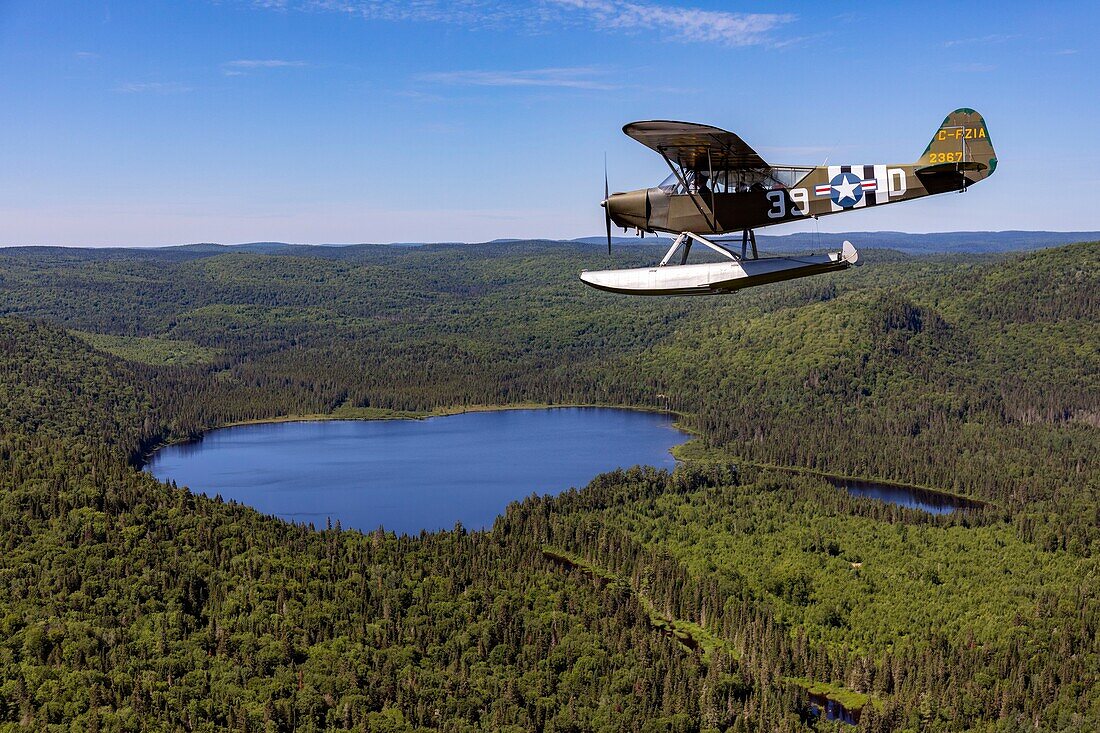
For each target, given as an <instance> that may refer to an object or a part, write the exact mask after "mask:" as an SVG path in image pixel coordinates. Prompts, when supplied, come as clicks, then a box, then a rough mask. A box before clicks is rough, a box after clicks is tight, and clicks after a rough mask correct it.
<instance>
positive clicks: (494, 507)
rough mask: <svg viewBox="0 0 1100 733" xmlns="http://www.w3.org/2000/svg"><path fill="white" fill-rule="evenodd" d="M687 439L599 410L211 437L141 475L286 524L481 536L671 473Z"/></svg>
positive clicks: (167, 451) (638, 416) (623, 413)
mask: <svg viewBox="0 0 1100 733" xmlns="http://www.w3.org/2000/svg"><path fill="white" fill-rule="evenodd" d="M688 437H689V436H687V435H686V434H685V433H682V432H680V431H679V430H676V429H675V428H674V427H673V426H672V419H671V418H670V417H668V416H667V415H659V414H655V413H648V412H637V411H632V410H614V409H605V408H557V409H547V410H501V411H498V412H474V413H466V414H463V415H453V416H449V417H436V418H431V419H428V420H376V421H357V420H346V421H345V420H325V421H310V422H292V423H274V424H267V425H243V426H240V427H233V428H224V429H221V430H214V431H212V432H210V433H207V434H206V435H205V436H203V438H202V439H201V440H199V441H196V442H194V443H185V444H179V445H171V446H167V447H165V448H162V449H160V450H159V451H157V452H156V453H155V454H154V455H153V457H152V458H151V459H150V460H149V463H148V465H147V466H146V468H147V470H149V471H150V472H152V474H153V475H154V476H156V477H157V478H158V479H160V480H162V481H167V480H169V479H171V480H174V481H175V482H176V483H177V484H178V485H180V486H188V487H190V488H191V490H192V491H195V492H201V493H204V494H207V495H209V496H214V495H215V494H221V496H222V497H223V498H225V499H235V500H237V501H239V502H241V503H243V504H247V505H249V506H251V507H255V508H256V509H258V510H260V511H261V512H264V513H267V514H276V515H278V516H280V517H283V518H285V519H290V520H293V521H298V522H310V521H312V522H314V523H315V524H316V525H318V526H324V525H325V523H326V521H327V520H328V519H329V518H331V519H332V520H333V521H335V520H337V519H339V520H340V522H341V524H342V525H343V526H344V527H354V528H356V529H360V530H363V531H371V530H374V529H377V528H378V527H379V526H384V527H385V528H386V529H387V530H392V531H395V532H397V533H399V534H400V533H407V534H416V533H419V532H420V530H422V529H427V530H436V529H450V528H451V527H453V526H454V524H455V522H462V524H463V526H465V527H466V528H468V529H480V528H484V527H488V526H491V525H492V523H493V520H494V519H495V518H496V516H497V515H498V514H500V513H502V512H503V511H504V508H505V507H506V506H507V505H508V503H509V502H511V501H513V500H516V499H522V498H524V497H526V496H529V495H530V494H532V493H538V494H556V493H558V492H560V491H563V490H565V489H568V488H569V487H570V486H576V487H581V486H584V485H585V484H587V483H588V482H589V481H590V480H591V479H592V477H594V476H595V475H596V474H598V473H601V472H604V471H610V470H614V469H616V468H619V467H628V466H633V465H636V464H646V465H650V466H657V467H660V468H668V469H670V470H671V469H672V468H673V467H674V465H675V460H674V459H673V458H672V455H671V454H670V453H669V450H670V449H671V448H672V447H673V446H675V445H679V444H680V443H683V442H684V441H686V440H687V439H688Z"/></svg>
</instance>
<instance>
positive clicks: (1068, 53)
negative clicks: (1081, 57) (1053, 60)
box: [1053, 48, 1078, 56]
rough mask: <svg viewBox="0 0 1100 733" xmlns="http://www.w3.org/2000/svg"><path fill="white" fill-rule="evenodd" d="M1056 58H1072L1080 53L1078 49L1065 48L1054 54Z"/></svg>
mask: <svg viewBox="0 0 1100 733" xmlns="http://www.w3.org/2000/svg"><path fill="white" fill-rule="evenodd" d="M1053 53H1054V55H1055V56H1072V55H1074V54H1075V53H1078V51H1077V49H1076V48H1063V49H1060V50H1058V51H1054V52H1053Z"/></svg>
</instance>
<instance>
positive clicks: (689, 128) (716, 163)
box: [623, 120, 770, 171]
mask: <svg viewBox="0 0 1100 733" xmlns="http://www.w3.org/2000/svg"><path fill="white" fill-rule="evenodd" d="M623 132H625V133H626V134H627V135H629V136H630V137H632V138H634V139H635V140H637V141H638V142H640V143H641V144H642V145H645V146H646V147H647V148H650V149H652V150H656V151H657V152H658V153H660V154H661V155H664V156H665V157H667V158H668V159H669V160H670V161H672V162H673V163H676V164H677V165H679V166H680V167H681V168H683V169H685V170H705V169H706V168H707V153H708V151H709V153H710V167H711V168H712V169H713V170H716V171H717V170H740V169H744V168H769V167H770V166H769V165H768V164H767V163H765V162H764V159H763V158H761V157H760V155H759V154H758V153H757V152H756V151H755V150H753V149H752V148H750V147H749V146H748V145H747V144H745V141H744V140H742V139H741V138H739V137H738V136H737V135H734V134H733V133H732V132H727V131H726V130H722V129H720V128H717V127H711V126H710V125H699V124H696V123H694V122H673V121H671V120H647V121H644V122H631V123H630V124H629V125H625V126H624V127H623Z"/></svg>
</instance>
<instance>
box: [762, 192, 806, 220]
mask: <svg viewBox="0 0 1100 733" xmlns="http://www.w3.org/2000/svg"><path fill="white" fill-rule="evenodd" d="M788 197H790V199H791V203H793V204H794V205H793V206H791V215H792V216H806V212H807V211H808V210H809V207H810V197H809V196H808V195H807V194H806V189H804V188H794V189H791V190H790V191H768V201H770V202H771V204H772V207H771V208H770V209H768V218H769V219H782V218H784V217H785V216H787V198H788Z"/></svg>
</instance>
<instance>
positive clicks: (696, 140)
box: [581, 109, 997, 295]
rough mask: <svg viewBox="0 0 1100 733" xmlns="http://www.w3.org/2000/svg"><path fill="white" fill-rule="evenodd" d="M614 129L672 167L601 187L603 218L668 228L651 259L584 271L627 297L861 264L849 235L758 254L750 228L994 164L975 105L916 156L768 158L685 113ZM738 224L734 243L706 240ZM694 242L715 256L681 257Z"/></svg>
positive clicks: (844, 207)
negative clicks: (831, 245)
mask: <svg viewBox="0 0 1100 733" xmlns="http://www.w3.org/2000/svg"><path fill="white" fill-rule="evenodd" d="M623 131H624V132H625V133H626V134H627V135H629V136H630V137H632V138H634V139H635V140H638V141H639V142H641V143H642V144H643V145H646V146H647V147H649V148H652V149H653V150H655V151H656V152H657V153H659V154H660V155H661V157H662V158H663V159H664V161H665V163H667V164H668V167H669V168H670V169H671V171H672V173H671V175H670V176H669V177H668V178H667V179H666V180H665V181H664V182H663V183H661V184H660V185H659V186H656V187H653V188H644V189H638V190H636V191H628V192H625V193H614V194H608V193H607V191H606V182H605V198H604V201H603V203H602V205H603V206H604V209H605V221H606V224H607V234H608V249H609V251H610V246H611V226H612V225H617V226H620V227H623V228H624V229H636V230H637V231H638V232H639V233H643V232H649V233H656V232H665V233H670V234H675V235H677V236H676V239H675V241H674V242H673V245H672V247H671V248H670V249H669V250H668V252H667V253H666V254H665V256H664V258H663V259H662V260H661V262H660V263H659V264H658V265H656V266H654V267H643V268H631V269H626V270H600V271H585V272H583V273H581V280H583V281H584V282H585V283H586V284H588V285H591V286H592V287H595V288H599V289H601V290H607V291H612V292H618V293H629V294H633V295H666V294H668V295H692V294H713V293H723V292H730V291H733V290H738V289H741V288H744V287H750V286H753V285H761V284H764V283H770V282H777V281H779V280H790V279H793V278H798V277H806V276H808V275H816V274H818V273H822V272H830V271H834V270H843V269H846V268H848V267H851V266H852V265H855V264H857V263H858V261H859V257H858V254H857V252H856V250H855V248H854V247H853V246H852V245H851V243H849V242H845V243H844V247H843V248H842V249H841V250H840V251H838V252H829V253H824V254H819V255H806V256H798V257H761V256H759V253H758V250H757V247H756V237H755V234H754V233H753V232H754V230H755V229H759V228H761V227H766V226H772V225H775V224H784V223H787V222H792V221H799V220H803V219H806V218H808V217H813V218H817V217H821V216H828V215H830V214H839V213H841V212H845V211H855V210H858V209H865V208H868V207H874V206H883V205H885V204H892V203H897V202H900V201H909V200H912V199H916V198H922V197H924V196H930V195H934V194H938V193H947V192H951V191H965V190H966V189H967V188H968V187H969V186H970V185H972V184H974V183H977V182H978V181H980V180H982V179H984V178H987V177H988V176H989V175H990V174H992V173H993V171H994V170H995V169H996V167H997V158H996V154H995V153H994V150H993V145H992V143H991V142H990V139H989V131H988V129H987V128H986V125H985V120H983V119H982V116H981V115H979V114H978V113H977V112H975V111H974V110H972V109H959V110H956V111H954V112H952V113H951V114H950V115H948V116H947V117H946V119H944V121H943V124H941V125H940V127H939V129H938V130H937V131H936V133H935V134H934V135H933V136H932V140H931V141H930V142H929V144H928V146H927V147H926V148H925V151H924V153H923V154H922V155H921V157H920V158H919V159H918V160H917V161H916V162H915V163H902V164H873V165H821V166H801V167H800V166H774V165H769V164H768V163H765V162H764V160H763V159H762V158H761V157H760V156H759V155H758V154H757V153H756V152H755V151H754V150H752V148H750V147H749V146H748V145H746V144H745V143H744V142H743V141H742V140H741V138H739V137H738V136H737V135H735V134H733V133H731V132H727V131H725V130H721V129H719V128H716V127H710V126H708V125H697V124H693V123H685V122H666V121H650V122H633V123H631V124H629V125H626V126H625V127H624V128H623ZM731 233H740V234H741V240H740V251H739V252H738V251H737V249H736V244H737V242H736V241H734V242H731V241H730V240H725V241H717V240H715V239H712V237H715V236H719V235H725V234H731ZM693 244H699V245H702V246H704V247H707V248H709V249H711V250H714V251H715V252H717V253H718V254H719V255H720V256H721V260H720V261H719V262H708V263H702V264H688V262H687V260H688V255H689V253H690V251H691V247H692V245H693Z"/></svg>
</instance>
